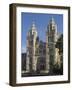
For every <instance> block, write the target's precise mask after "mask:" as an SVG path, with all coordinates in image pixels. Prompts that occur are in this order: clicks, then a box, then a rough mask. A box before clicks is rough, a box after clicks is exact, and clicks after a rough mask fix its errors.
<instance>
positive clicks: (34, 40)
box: [26, 18, 60, 73]
mask: <svg viewBox="0 0 72 90" xmlns="http://www.w3.org/2000/svg"><path fill="white" fill-rule="evenodd" d="M45 33H46V40H45V42H43V41H41V40H40V39H39V37H38V33H37V29H36V26H35V23H32V26H31V28H30V30H29V32H28V33H27V52H26V53H27V55H26V71H27V72H39V73H49V72H51V71H52V69H53V66H54V65H55V64H58V65H59V64H60V56H59V49H58V48H56V47H55V45H56V42H57V39H58V38H57V24H56V23H55V21H54V18H51V20H50V22H49V24H48V26H47V31H46V32H45Z"/></svg>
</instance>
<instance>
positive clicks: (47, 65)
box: [45, 35, 49, 73]
mask: <svg viewBox="0 0 72 90" xmlns="http://www.w3.org/2000/svg"><path fill="white" fill-rule="evenodd" d="M45 72H46V73H48V72H49V48H48V35H47V36H46V70H45Z"/></svg>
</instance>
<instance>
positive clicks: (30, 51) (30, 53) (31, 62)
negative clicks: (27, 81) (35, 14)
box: [26, 22, 37, 72]
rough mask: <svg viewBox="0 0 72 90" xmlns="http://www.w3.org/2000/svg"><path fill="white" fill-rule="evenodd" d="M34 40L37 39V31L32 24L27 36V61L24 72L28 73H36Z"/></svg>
mask: <svg viewBox="0 0 72 90" xmlns="http://www.w3.org/2000/svg"><path fill="white" fill-rule="evenodd" d="M36 39H37V30H36V26H35V23H34V22H33V23H32V26H31V28H30V30H29V32H28V34H27V59H26V70H27V71H28V72H30V71H36V63H37V60H36V57H35V52H36V48H35V45H36Z"/></svg>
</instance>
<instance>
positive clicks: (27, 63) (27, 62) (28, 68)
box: [26, 52, 30, 72]
mask: <svg viewBox="0 0 72 90" xmlns="http://www.w3.org/2000/svg"><path fill="white" fill-rule="evenodd" d="M29 63H30V62H29V55H28V52H27V57H26V71H27V72H29V71H30V67H29Z"/></svg>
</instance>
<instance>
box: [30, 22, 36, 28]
mask: <svg viewBox="0 0 72 90" xmlns="http://www.w3.org/2000/svg"><path fill="white" fill-rule="evenodd" d="M31 30H36V26H35V22H34V21H33V22H32V26H31Z"/></svg>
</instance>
